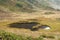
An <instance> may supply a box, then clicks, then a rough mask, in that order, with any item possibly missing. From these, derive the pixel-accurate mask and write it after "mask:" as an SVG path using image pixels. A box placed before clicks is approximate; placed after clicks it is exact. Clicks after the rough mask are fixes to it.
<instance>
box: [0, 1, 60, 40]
mask: <svg viewBox="0 0 60 40" xmlns="http://www.w3.org/2000/svg"><path fill="white" fill-rule="evenodd" d="M59 2H60V1H59V0H53V1H52V0H0V30H4V31H6V32H12V33H14V34H17V35H25V36H32V37H38V36H39V35H41V34H46V35H54V36H55V37H56V39H51V40H58V38H60V7H59V6H60V3H59ZM21 22H22V25H23V24H24V23H25V22H27V23H30V22H32V23H33V24H34V22H36V23H39V24H38V25H37V26H32V27H36V28H38V26H41V25H48V26H50V27H51V29H49V30H45V29H38V30H36V31H32V30H31V29H30V28H29V27H30V26H31V25H29V26H28V28H27V29H25V28H24V27H25V26H23V28H20V25H21V24H20V23H21ZM10 24H12V25H13V26H12V27H10V26H11V25H10ZM14 25H16V26H14ZM15 27H16V28H15ZM58 35H59V36H58ZM46 40H47V39H46ZM49 40H50V39H49Z"/></svg>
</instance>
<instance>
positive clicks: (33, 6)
mask: <svg viewBox="0 0 60 40" xmlns="http://www.w3.org/2000/svg"><path fill="white" fill-rule="evenodd" d="M42 2H43V3H42ZM0 6H2V7H4V8H7V9H9V10H10V11H13V12H20V11H22V12H35V11H37V10H41V9H53V8H51V7H49V6H48V4H47V3H46V2H45V1H39V0H37V1H36V0H0ZM4 10H5V9H4Z"/></svg>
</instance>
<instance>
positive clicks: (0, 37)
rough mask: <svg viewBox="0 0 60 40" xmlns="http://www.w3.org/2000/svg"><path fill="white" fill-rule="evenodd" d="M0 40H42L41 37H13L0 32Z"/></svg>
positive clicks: (11, 34)
mask: <svg viewBox="0 0 60 40" xmlns="http://www.w3.org/2000/svg"><path fill="white" fill-rule="evenodd" d="M0 40H43V38H42V37H38V38H33V37H31V36H30V37H24V36H21V35H15V34H13V33H8V32H5V31H0Z"/></svg>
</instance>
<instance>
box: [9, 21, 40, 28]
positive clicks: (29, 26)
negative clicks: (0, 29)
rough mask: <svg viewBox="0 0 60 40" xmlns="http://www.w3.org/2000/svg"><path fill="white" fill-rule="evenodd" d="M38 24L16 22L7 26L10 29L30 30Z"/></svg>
mask: <svg viewBox="0 0 60 40" xmlns="http://www.w3.org/2000/svg"><path fill="white" fill-rule="evenodd" d="M38 24H39V23H37V22H24V23H19V22H16V23H11V24H9V27H12V28H24V29H32V28H33V26H36V25H38Z"/></svg>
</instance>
